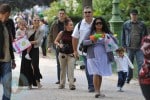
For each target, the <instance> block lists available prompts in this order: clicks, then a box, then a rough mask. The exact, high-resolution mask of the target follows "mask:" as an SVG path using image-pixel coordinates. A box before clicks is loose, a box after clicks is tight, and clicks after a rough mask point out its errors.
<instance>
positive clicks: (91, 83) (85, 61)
mask: <svg viewBox="0 0 150 100" xmlns="http://www.w3.org/2000/svg"><path fill="white" fill-rule="evenodd" d="M82 57H83V61H84V64H85V74H86V78H87V81H88V89H89V90H93V89H94V85H93V75H89V72H88V69H87V58H86V56H82Z"/></svg>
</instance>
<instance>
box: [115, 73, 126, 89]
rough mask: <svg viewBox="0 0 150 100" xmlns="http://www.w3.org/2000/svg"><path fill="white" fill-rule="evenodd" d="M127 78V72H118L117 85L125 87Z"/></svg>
mask: <svg viewBox="0 0 150 100" xmlns="http://www.w3.org/2000/svg"><path fill="white" fill-rule="evenodd" d="M126 78H127V72H123V71H119V72H118V84H117V87H121V88H122V87H123V86H124V83H125V81H126Z"/></svg>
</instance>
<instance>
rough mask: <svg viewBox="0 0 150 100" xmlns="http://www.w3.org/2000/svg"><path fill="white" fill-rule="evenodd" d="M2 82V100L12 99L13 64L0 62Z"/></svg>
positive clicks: (0, 78)
mask: <svg viewBox="0 0 150 100" xmlns="http://www.w3.org/2000/svg"><path fill="white" fill-rule="evenodd" d="M0 80H1V83H2V85H3V91H4V93H3V97H2V100H10V98H11V81H12V72H11V62H0Z"/></svg>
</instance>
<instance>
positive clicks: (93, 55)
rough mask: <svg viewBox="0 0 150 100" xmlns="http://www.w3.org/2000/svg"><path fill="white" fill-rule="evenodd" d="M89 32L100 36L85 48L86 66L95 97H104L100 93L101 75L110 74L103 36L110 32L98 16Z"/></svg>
mask: <svg viewBox="0 0 150 100" xmlns="http://www.w3.org/2000/svg"><path fill="white" fill-rule="evenodd" d="M91 34H92V35H94V34H96V35H98V34H99V35H101V36H102V37H100V38H98V39H94V40H92V42H93V44H92V45H91V46H89V47H88V49H87V68H88V71H89V74H91V75H93V83H94V88H95V93H96V94H95V98H98V97H105V95H104V94H102V93H101V84H102V76H110V75H111V74H112V69H111V62H110V61H109V59H108V55H107V52H106V49H105V36H106V35H111V34H112V33H111V32H110V30H109V28H108V26H107V24H106V22H105V20H104V19H103V18H102V17H98V18H95V20H94V21H93V24H92V27H91ZM90 39H91V38H90Z"/></svg>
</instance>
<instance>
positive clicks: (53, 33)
mask: <svg viewBox="0 0 150 100" xmlns="http://www.w3.org/2000/svg"><path fill="white" fill-rule="evenodd" d="M10 13H11V7H10V6H9V5H8V4H1V5H0V31H1V34H0V82H1V83H2V85H3V88H4V93H3V97H2V100H10V99H11V88H12V87H11V81H12V72H11V69H14V68H15V67H16V64H15V56H14V51H13V46H12V42H14V41H17V40H18V39H21V38H23V37H25V38H26V39H27V40H29V41H30V43H31V46H29V47H28V48H27V49H25V50H23V51H22V52H21V53H20V57H21V67H20V76H19V86H27V87H28V89H32V86H36V87H37V88H42V84H41V81H40V80H41V79H42V73H41V72H40V67H39V48H40V47H41V48H42V53H43V57H46V56H47V51H48V52H51V51H52V49H54V51H55V55H56V62H57V78H58V81H57V82H56V84H59V86H58V88H59V89H64V88H65V83H66V76H67V79H68V82H69V89H70V90H75V89H76V86H75V81H76V78H75V77H74V69H75V63H76V60H77V59H78V58H79V57H80V56H82V58H83V62H84V64H85V74H86V78H87V84H88V87H87V89H88V92H95V95H94V96H95V98H99V97H105V96H106V95H105V94H104V93H102V91H101V84H102V80H103V76H111V75H112V69H111V68H112V67H111V66H112V62H115V63H116V66H117V69H116V70H117V73H118V83H117V87H118V91H119V92H123V86H124V84H125V83H128V84H129V83H130V81H131V79H132V78H133V69H134V68H135V67H136V66H134V58H136V62H137V68H138V73H140V74H139V75H140V84H141V89H142V93H143V94H144V96H145V99H146V100H150V96H149V95H148V92H149V91H150V89H149V88H150V77H149V76H147V77H146V79H147V80H146V82H145V81H144V82H143V80H142V78H143V77H142V75H143V74H141V73H142V72H140V70H142V71H145V70H143V66H144V68H145V67H146V68H147V70H146V72H147V73H150V67H149V64H150V62H149V60H150V59H149V57H148V56H147V55H149V51H148V50H149V36H148V32H147V28H146V25H145V24H144V23H143V22H142V21H140V20H138V11H137V10H136V9H133V10H131V11H130V19H129V20H128V21H126V22H124V24H123V30H122V37H121V38H122V39H121V40H122V41H119V42H121V43H122V45H121V46H119V45H118V48H117V49H115V50H111V52H110V51H109V52H108V51H107V50H106V45H107V44H106V41H108V40H107V39H108V37H109V38H111V40H112V41H114V43H115V44H116V45H117V42H116V41H117V40H116V38H115V37H114V36H113V33H112V32H111V31H110V30H109V27H108V23H107V21H105V19H104V18H103V17H101V16H99V17H96V18H94V17H93V10H92V8H91V7H89V6H86V7H84V9H83V19H82V20H81V21H80V22H78V23H77V24H76V25H75V27H74V23H73V21H72V20H71V18H69V16H67V14H66V11H65V9H60V10H59V11H58V15H57V16H58V19H56V20H55V21H53V23H52V24H51V26H50V27H48V25H47V23H46V22H45V20H44V19H43V18H40V16H38V15H35V16H34V17H33V18H32V19H31V20H30V22H27V21H26V19H25V18H23V17H19V16H18V17H15V18H14V19H15V21H17V24H16V23H15V22H13V20H12V19H10V18H9V16H10ZM92 35H95V36H99V37H95V38H94V39H92V38H90V36H92ZM145 37H147V38H145ZM143 38H144V40H143ZM85 40H86V42H87V43H85V44H86V47H87V52H83V51H81V50H80V49H79V47H80V44H82V43H83V41H85ZM144 42H147V43H145V45H146V46H145V45H144V46H143V44H144ZM111 45H112V44H111ZM141 47H142V49H141ZM145 49H146V51H145ZM114 52H116V53H114ZM110 54H111V55H110ZM110 58H111V59H110ZM6 74H7V77H6ZM144 75H145V74H144ZM148 75H149V74H148ZM24 78H25V79H24ZM144 79H145V78H144ZM6 83H7V84H6ZM145 88H146V89H145ZM148 89H149V90H148Z"/></svg>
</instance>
